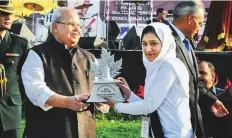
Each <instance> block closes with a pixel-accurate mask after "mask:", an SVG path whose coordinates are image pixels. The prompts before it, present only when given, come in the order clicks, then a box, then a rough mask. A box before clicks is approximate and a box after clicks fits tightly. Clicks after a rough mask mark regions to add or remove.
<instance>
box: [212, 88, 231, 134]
mask: <svg viewBox="0 0 232 138" xmlns="http://www.w3.org/2000/svg"><path fill="white" fill-rule="evenodd" d="M217 97H218V99H219V100H220V101H221V102H222V103H223V104H224V106H225V107H226V108H227V110H228V111H229V114H228V115H226V116H225V117H221V118H219V117H215V118H213V119H214V120H213V121H212V123H213V125H212V130H211V131H212V132H213V133H211V134H212V135H213V136H214V137H216V138H232V131H231V128H232V96H231V95H230V94H229V92H228V89H227V90H226V91H225V92H222V93H219V94H218V95H217Z"/></svg>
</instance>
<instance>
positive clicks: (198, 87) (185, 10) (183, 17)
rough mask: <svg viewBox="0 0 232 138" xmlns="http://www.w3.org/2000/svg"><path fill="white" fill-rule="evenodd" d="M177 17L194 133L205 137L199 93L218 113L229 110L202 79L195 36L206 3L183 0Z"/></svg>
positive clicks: (175, 30) (179, 50)
mask: <svg viewBox="0 0 232 138" xmlns="http://www.w3.org/2000/svg"><path fill="white" fill-rule="evenodd" d="M173 15H174V21H173V23H170V28H171V29H172V31H173V36H174V38H175V41H176V54H177V58H179V59H180V60H181V61H182V62H183V63H184V64H185V66H186V67H187V69H188V71H189V76H190V81H189V88H190V91H189V94H190V110H191V122H192V127H193V133H194V135H196V136H197V137H198V138H201V137H204V129H203V124H202V116H201V110H200V108H199V105H198V99H199V97H200V98H202V99H204V101H205V103H204V104H205V106H206V107H208V108H211V111H212V112H213V113H214V115H216V116H218V117H221V116H224V115H226V114H228V111H227V110H226V109H225V107H224V106H223V104H222V103H221V102H220V101H219V100H218V99H217V98H216V97H215V96H214V95H213V94H212V93H208V92H207V90H206V89H205V88H204V84H201V83H199V81H198V66H197V61H196V57H195V54H194V51H193V48H194V47H196V44H195V43H194V42H193V41H192V38H193V36H194V35H195V33H196V32H197V31H198V30H199V28H200V26H201V25H202V24H203V21H204V5H203V3H202V2H201V1H182V2H180V3H179V4H177V5H176V7H175V9H174V13H173Z"/></svg>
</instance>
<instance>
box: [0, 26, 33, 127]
mask: <svg viewBox="0 0 232 138" xmlns="http://www.w3.org/2000/svg"><path fill="white" fill-rule="evenodd" d="M29 47H30V46H29V44H28V41H27V40H26V39H24V38H22V37H20V36H18V35H16V34H13V33H10V32H8V31H7V32H6V35H5V37H4V39H3V40H2V43H1V44H0V64H3V66H4V67H5V70H6V77H7V79H8V81H7V86H6V94H4V95H3V96H2V95H0V116H1V118H0V125H1V126H2V128H3V130H4V131H6V130H12V129H17V128H20V121H21V105H22V101H21V96H20V92H19V85H18V82H17V81H18V78H19V75H18V74H17V70H18V63H19V61H20V59H21V57H22V56H23V54H24V53H26V51H27V49H28V48H29ZM0 91H1V90H0ZM1 93H2V92H1Z"/></svg>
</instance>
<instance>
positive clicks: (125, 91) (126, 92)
mask: <svg viewBox="0 0 232 138" xmlns="http://www.w3.org/2000/svg"><path fill="white" fill-rule="evenodd" d="M117 80H119V82H118V83H117V86H118V87H119V88H120V89H121V90H122V92H123V98H125V99H126V100H127V99H129V98H130V95H131V90H130V87H129V85H128V83H127V82H126V80H125V79H124V78H123V77H118V78H117Z"/></svg>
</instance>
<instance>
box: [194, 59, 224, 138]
mask: <svg viewBox="0 0 232 138" xmlns="http://www.w3.org/2000/svg"><path fill="white" fill-rule="evenodd" d="M198 68H199V76H198V77H199V81H200V82H202V83H203V84H204V87H205V88H206V89H207V90H208V92H211V93H212V94H213V95H215V96H217V95H219V94H221V93H224V92H225V90H224V89H220V88H216V87H215V86H214V85H215V76H216V74H215V68H214V66H213V64H212V63H210V62H207V61H200V62H198ZM204 102H205V101H204V98H203V99H202V98H201V97H200V98H199V105H200V107H201V112H202V118H203V126H204V130H205V135H206V136H207V137H214V136H215V135H214V133H215V131H217V130H215V127H216V125H217V123H216V122H215V121H216V120H218V118H217V117H216V116H215V115H214V114H213V113H212V112H211V110H210V108H207V107H205V106H204Z"/></svg>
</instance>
